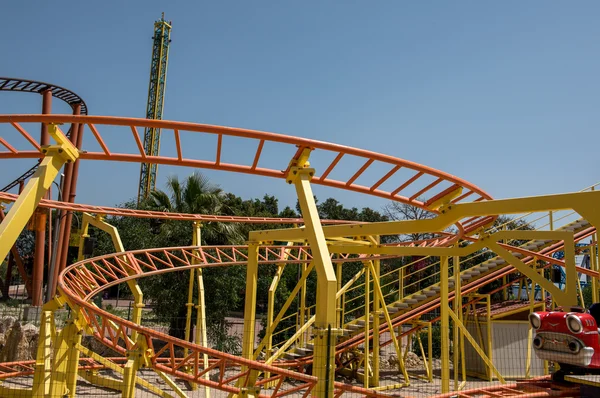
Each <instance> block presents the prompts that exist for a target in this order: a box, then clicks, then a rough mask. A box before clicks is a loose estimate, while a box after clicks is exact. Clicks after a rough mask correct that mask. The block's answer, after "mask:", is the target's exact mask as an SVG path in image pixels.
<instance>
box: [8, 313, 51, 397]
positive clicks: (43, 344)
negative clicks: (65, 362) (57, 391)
mask: <svg viewBox="0 0 600 398" xmlns="http://www.w3.org/2000/svg"><path fill="white" fill-rule="evenodd" d="M53 316H54V312H53V311H46V310H44V311H42V319H41V322H40V333H39V338H38V346H37V355H36V357H35V373H34V375H33V388H32V392H33V395H32V396H33V397H35V398H44V397H45V396H46V395H48V394H50V379H51V374H52V366H51V356H52V348H51V345H52V337H53V336H52V318H53ZM8 396H9V397H12V395H10V394H9V395H8Z"/></svg>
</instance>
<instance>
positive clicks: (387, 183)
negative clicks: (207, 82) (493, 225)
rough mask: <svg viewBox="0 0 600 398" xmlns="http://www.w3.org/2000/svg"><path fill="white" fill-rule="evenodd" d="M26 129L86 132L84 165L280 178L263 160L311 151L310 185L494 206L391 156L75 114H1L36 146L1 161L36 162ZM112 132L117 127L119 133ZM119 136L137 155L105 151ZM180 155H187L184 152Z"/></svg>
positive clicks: (438, 174) (456, 181) (404, 199)
mask: <svg viewBox="0 0 600 398" xmlns="http://www.w3.org/2000/svg"><path fill="white" fill-rule="evenodd" d="M31 122H33V123H40V122H41V123H80V124H84V125H86V126H87V128H89V129H90V130H91V132H92V135H93V136H94V138H95V140H96V142H97V145H98V146H99V147H100V148H101V151H100V152H96V151H91V150H88V151H83V152H82V153H81V155H80V159H83V160H105V161H111V160H112V161H122V162H136V163H142V162H151V163H157V164H165V165H177V166H188V167H196V168H205V169H213V170H223V171H230V172H239V173H245V174H252V175H260V176H266V177H274V178H280V179H285V178H286V175H287V171H288V170H289V167H290V166H289V164H283V163H279V164H277V165H270V166H267V165H263V163H266V162H264V160H265V159H267V160H268V159H269V158H277V156H278V155H280V154H281V153H282V152H284V153H285V152H286V151H287V152H289V153H291V154H294V153H295V154H296V155H295V156H294V158H296V157H298V156H299V155H300V153H301V152H302V151H304V150H305V149H309V150H311V158H314V157H315V156H316V157H320V158H321V157H322V158H324V159H327V160H326V161H325V162H324V166H323V167H322V168H320V169H319V170H317V172H320V173H321V174H320V175H315V176H314V177H313V179H312V181H311V182H312V183H313V184H318V185H324V186H329V187H333V188H340V189H344V190H349V191H354V192H358V193H363V194H367V195H372V196H377V197H380V198H384V199H389V200H393V201H396V202H401V203H406V204H410V205H413V206H417V207H420V208H422V209H425V210H428V211H431V212H433V213H437V210H436V209H434V208H432V206H433V205H434V204H435V203H436V201H437V200H438V199H440V198H442V197H444V196H445V195H448V194H450V193H452V192H458V191H460V192H461V193H460V195H459V196H458V197H456V198H455V199H454V200H453V201H452V203H463V202H465V201H469V200H470V201H481V200H488V199H491V196H490V195H489V194H487V193H486V192H485V191H483V190H482V189H481V188H479V187H477V186H475V185H474V184H471V183H469V182H467V181H465V180H463V179H460V178H458V177H456V176H453V175H451V174H448V173H445V172H442V171H439V170H436V169H433V168H430V167H427V166H423V165H420V164H418V163H414V162H410V161H408V160H404V159H400V158H396V157H393V156H389V155H382V154H379V153H375V152H371V151H366V150H362V149H357V148H351V147H347V146H343V145H337V144H331V143H327V142H323V141H316V140H310V139H305V138H299V137H290V136H286V135H281V134H274V133H267V132H261V131H255V130H247V129H240V128H232V127H222V126H213V125H206V124H195V123H185V122H172V121H164V120H147V119H134V118H120V117H104V116H72V115H0V123H10V124H12V125H13V126H14V127H15V128H16V129H17V130H18V131H19V133H20V134H21V135H23V136H24V137H25V138H26V139H28V141H29V142H30V143H32V146H33V148H30V149H29V150H21V149H16V148H14V147H6V145H5V147H6V149H7V150H5V151H0V159H15V158H38V157H39V149H38V148H37V147H36V145H35V144H33V142H35V141H32V138H31V135H30V134H29V133H28V132H27V131H26V130H25V129H23V127H22V126H20V124H19V123H31ZM117 126H120V127H121V128H120V129H117V128H116V127H117ZM145 127H152V128H159V129H161V131H162V138H161V139H162V140H166V139H167V138H168V137H169V136H170V137H171V139H172V142H173V144H174V146H175V148H176V153H175V154H172V155H167V156H149V155H147V154H146V153H145V152H144V148H143V145H142V141H141V139H140V133H139V129H140V128H145ZM109 130H110V133H109V132H108V131H109ZM105 131H106V132H105ZM117 131H118V132H119V133H120V135H119V137H130V139H131V140H132V142H134V143H135V146H133V147H134V148H137V151H130V152H125V153H119V152H113V151H112V150H111V148H109V147H108V145H107V144H106V140H105V139H104V138H103V135H104V134H106V135H109V134H115V133H116V132H117ZM190 135H196V136H198V135H210V136H212V137H215V136H216V138H217V143H216V145H215V148H214V151H210V150H208V148H207V150H206V151H202V153H200V152H199V151H192V150H186V148H184V146H183V145H182V144H181V142H182V140H183V139H189V138H188V137H190ZM113 136H114V135H113ZM123 139H125V138H123ZM86 145H87V143H86ZM229 146H231V147H237V148H252V146H254V148H256V149H255V150H254V149H253V150H251V152H250V153H252V154H253V156H251V157H250V158H251V159H252V160H251V161H249V162H248V163H244V162H242V160H238V158H236V157H234V160H233V161H230V162H228V163H225V162H224V161H223V160H222V157H223V155H224V154H225V153H227V152H228V148H229ZM229 149H230V148H229ZM184 150H185V152H186V153H184ZM211 155H214V156H211ZM342 158H350V159H351V160H352V165H351V166H347V167H344V168H343V170H341V171H344V172H347V171H348V169H349V168H350V167H352V168H351V170H350V173H344V174H349V175H346V176H345V177H343V178H342V177H340V176H338V177H337V179H335V178H333V177H331V174H332V172H335V171H338V170H336V166H337V165H338V164H339V163H340V161H341V160H342ZM271 163H272V162H271ZM376 166H377V167H376ZM358 180H360V183H358ZM419 184H420V185H419ZM423 185H425V186H423ZM411 186H413V188H414V187H415V186H417V187H419V188H420V189H418V190H417V189H414V190H411ZM415 191H416V192H415ZM494 219H495V217H494V216H482V217H472V218H469V219H466V220H462V222H461V223H458V225H457V227H458V228H459V230H460V231H463V230H464V233H466V234H469V233H472V232H474V231H476V230H477V229H479V228H480V227H482V226H484V225H487V224H489V223H490V222H492V221H493V220H494Z"/></svg>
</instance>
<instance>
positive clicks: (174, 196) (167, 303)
mask: <svg viewBox="0 0 600 398" xmlns="http://www.w3.org/2000/svg"><path fill="white" fill-rule="evenodd" d="M166 188H167V190H166V191H162V190H156V191H154V192H151V196H150V197H149V199H148V200H147V201H146V202H144V203H143V204H142V206H143V207H144V208H147V209H152V210H160V211H167V212H178V213H194V214H207V215H222V214H226V213H227V209H226V207H225V206H224V199H225V195H224V193H223V191H222V190H221V188H219V187H218V186H216V185H214V184H212V183H211V182H210V181H209V180H208V178H206V177H205V176H204V175H202V174H201V173H199V172H195V173H193V174H191V175H190V176H188V177H187V178H186V179H185V180H183V181H180V180H179V178H177V177H170V178H169V179H168V180H167V184H166ZM154 230H155V232H158V236H157V238H156V243H158V244H159V246H162V247H166V246H187V245H191V244H192V223H191V222H189V221H187V222H182V221H174V220H168V221H165V222H162V223H160V225H158V226H156V225H155V228H154ZM146 235H148V233H147V232H146ZM201 236H202V244H203V245H232V244H241V243H242V242H243V236H242V234H241V233H240V229H239V228H238V226H237V225H236V224H232V223H219V222H206V223H203V225H202V230H201ZM244 275H245V272H244V270H243V269H242V268H241V267H240V266H232V267H224V268H219V267H217V268H210V269H205V270H204V271H203V276H204V284H205V299H206V307H207V325H208V333H209V336H212V337H213V338H212V341H213V344H214V345H215V346H216V347H217V348H223V345H224V340H223V339H224V338H225V337H226V336H227V333H226V331H227V330H228V328H229V324H228V323H227V322H226V316H227V315H228V314H229V312H230V311H231V310H232V309H235V308H237V307H238V306H239V304H240V301H241V295H240V291H241V290H243V286H244ZM143 283H144V293H145V295H146V297H147V298H148V299H150V300H152V303H153V306H154V311H155V315H156V316H157V317H158V318H159V319H160V320H163V321H168V322H169V323H170V325H169V326H170V330H169V333H170V334H171V335H173V336H175V337H180V338H181V337H183V336H184V330H185V318H186V305H185V304H186V302H187V295H188V293H187V292H188V289H187V287H188V283H189V278H187V277H183V274H182V273H181V272H175V273H167V274H163V275H160V276H156V277H151V278H148V279H147V280H144V281H143ZM194 297H197V295H196V294H194Z"/></svg>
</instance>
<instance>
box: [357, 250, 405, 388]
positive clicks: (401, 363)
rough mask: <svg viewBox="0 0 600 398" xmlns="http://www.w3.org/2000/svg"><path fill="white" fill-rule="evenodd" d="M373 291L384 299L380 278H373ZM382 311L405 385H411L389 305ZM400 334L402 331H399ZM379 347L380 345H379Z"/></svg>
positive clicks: (372, 270) (383, 307)
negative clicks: (388, 308)
mask: <svg viewBox="0 0 600 398" xmlns="http://www.w3.org/2000/svg"><path fill="white" fill-rule="evenodd" d="M367 264H369V267H371V272H372V273H373V274H375V269H374V266H373V263H372V262H371V261H368V262H367ZM373 293H374V295H377V294H378V295H379V297H380V298H381V300H382V301H383V291H382V290H381V285H379V280H378V279H373ZM381 309H382V311H383V316H384V318H385V322H386V323H387V325H388V328H389V330H390V335H391V336H392V343H393V344H394V348H395V349H396V355H397V356H398V367H399V368H400V372H402V375H403V376H404V380H405V385H409V384H410V380H409V379H408V373H407V372H406V367H405V365H404V357H403V355H402V347H401V346H400V343H399V342H398V339H397V337H396V334H395V333H394V332H393V330H394V327H393V324H392V318H391V317H390V313H389V312H388V310H387V307H386V306H385V305H383V306H382V307H381ZM398 334H399V335H400V332H399V333H398ZM377 348H379V347H377ZM406 349H407V352H408V346H407V347H406Z"/></svg>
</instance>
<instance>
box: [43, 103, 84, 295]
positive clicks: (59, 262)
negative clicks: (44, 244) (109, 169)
mask: <svg viewBox="0 0 600 398" xmlns="http://www.w3.org/2000/svg"><path fill="white" fill-rule="evenodd" d="M80 112H81V105H79V104H77V105H75V106H74V108H73V113H74V114H75V115H78V114H79V113H80ZM81 127H82V124H79V123H75V122H74V123H72V124H71V137H70V141H71V142H72V143H73V144H76V143H77V140H78V136H79V130H80V128H81ZM78 161H79V159H78V160H77V161H76V163H77V162H78ZM74 167H75V164H73V163H67V164H66V165H65V172H64V175H65V177H64V179H63V184H62V187H61V200H62V201H65V202H69V201H70V198H71V187H72V184H71V180H72V178H73V170H74ZM58 217H61V223H60V228H59V231H58V242H57V245H56V247H55V248H54V250H56V264H55V267H54V274H53V278H52V281H53V283H52V286H49V287H48V288H49V289H50V297H54V295H55V294H56V280H57V278H58V274H59V272H60V271H61V270H62V269H64V265H63V264H66V262H67V254H68V251H69V238H70V234H71V223H70V221H71V218H72V214H71V212H70V211H65V210H62V211H60V212H58Z"/></svg>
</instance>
